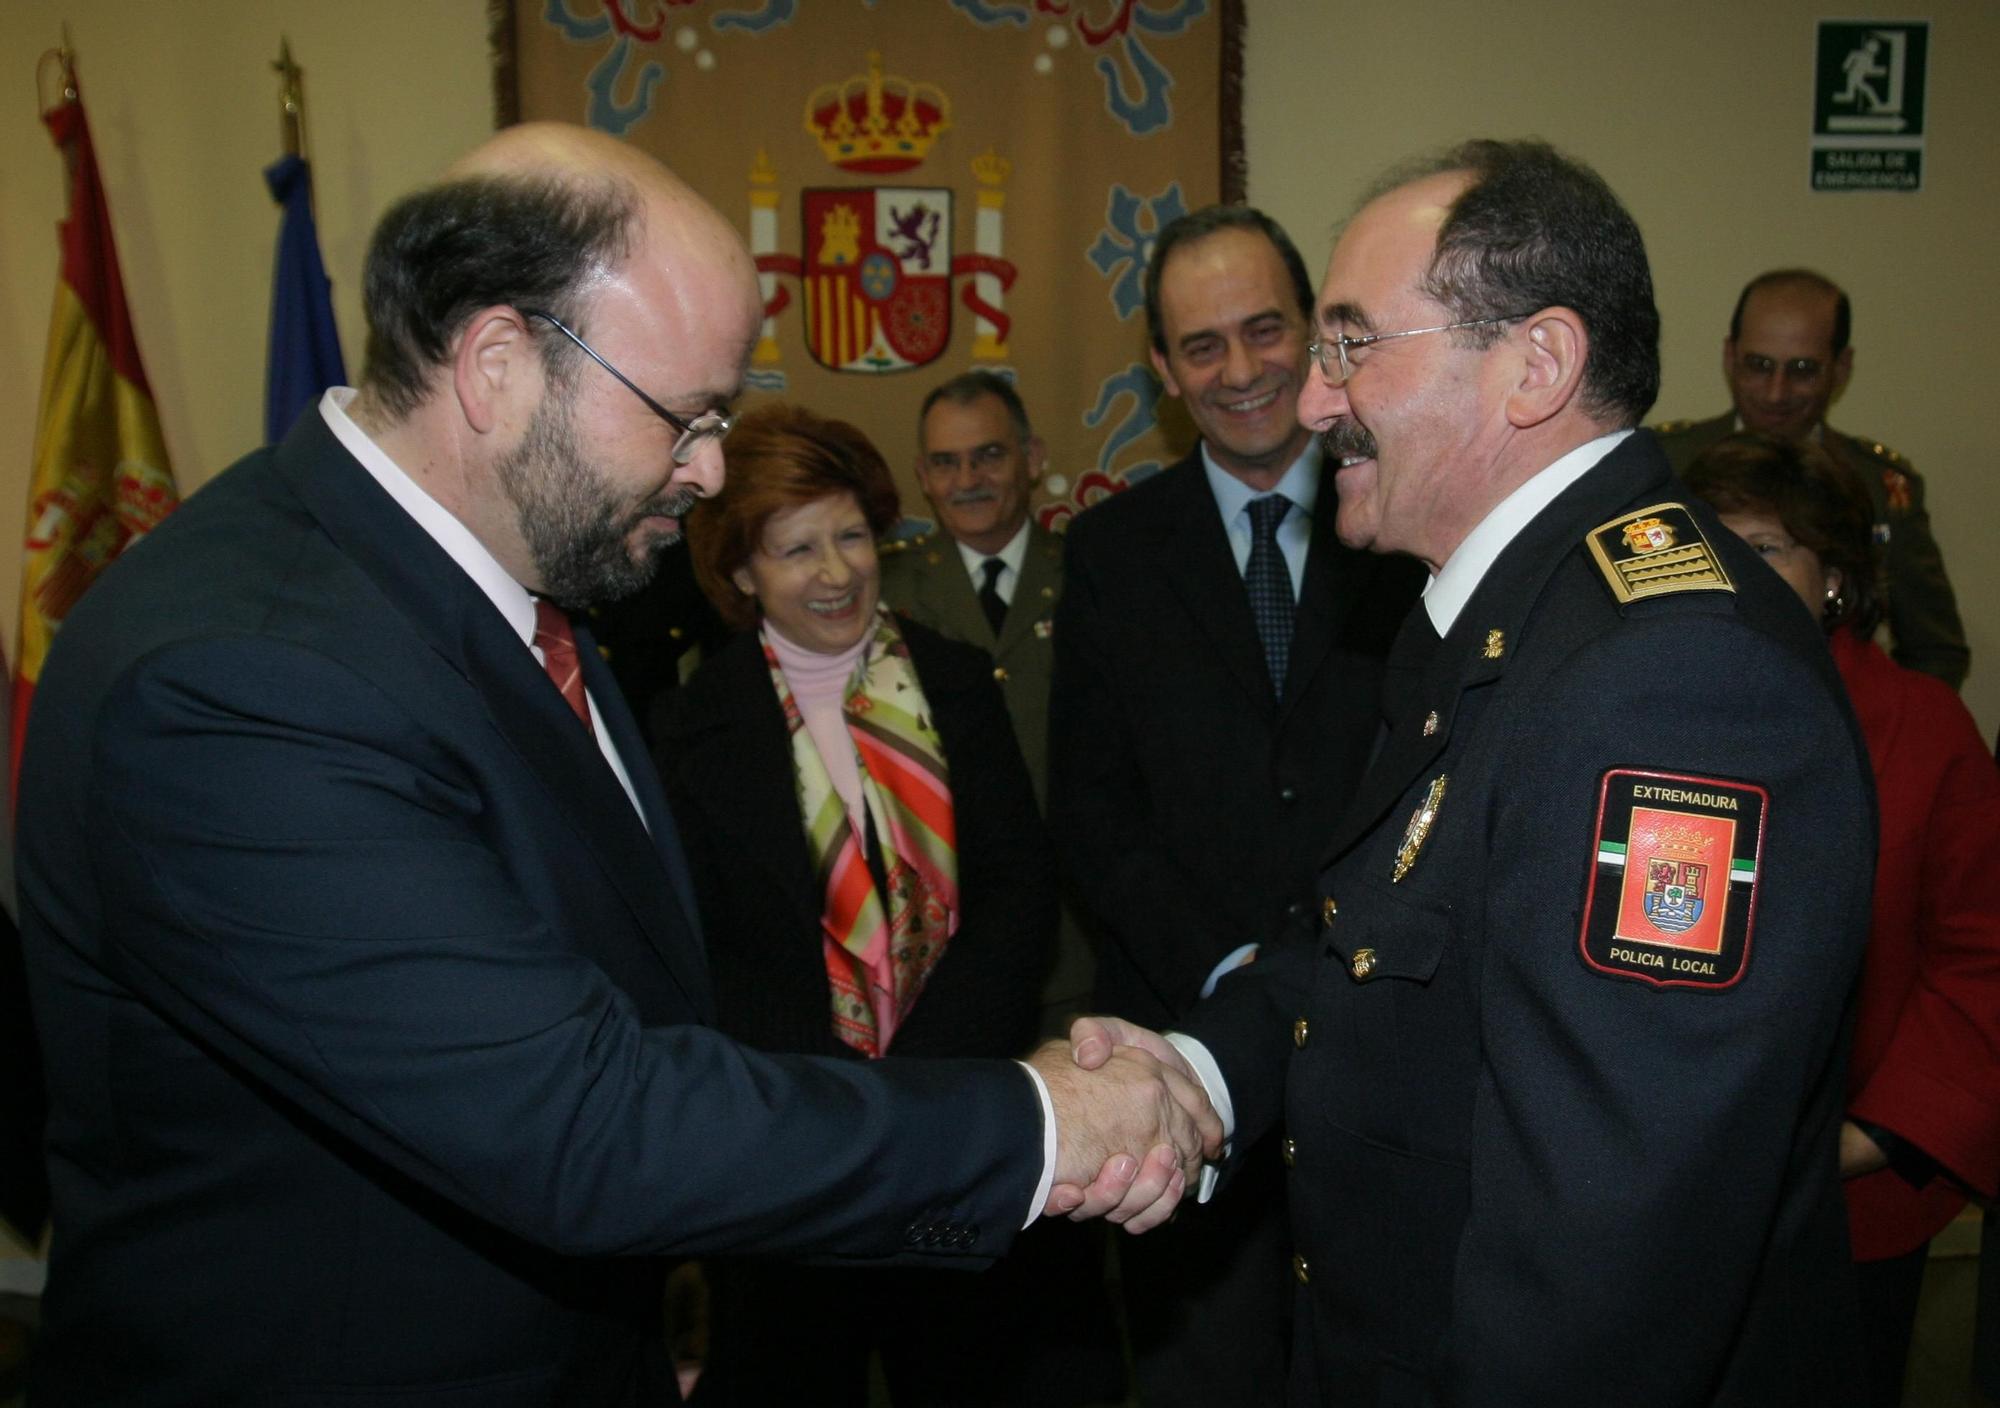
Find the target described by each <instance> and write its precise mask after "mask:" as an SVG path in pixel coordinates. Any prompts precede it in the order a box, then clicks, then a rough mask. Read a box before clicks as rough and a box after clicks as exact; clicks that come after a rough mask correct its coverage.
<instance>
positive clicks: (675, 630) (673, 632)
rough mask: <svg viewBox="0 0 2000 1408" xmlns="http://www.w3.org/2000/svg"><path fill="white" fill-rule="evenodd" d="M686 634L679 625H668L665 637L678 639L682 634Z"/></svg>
mask: <svg viewBox="0 0 2000 1408" xmlns="http://www.w3.org/2000/svg"><path fill="white" fill-rule="evenodd" d="M686 634H687V632H686V631H684V630H682V629H681V628H680V627H679V626H669V627H667V639H668V640H679V639H680V638H681V637H682V636H684V635H686Z"/></svg>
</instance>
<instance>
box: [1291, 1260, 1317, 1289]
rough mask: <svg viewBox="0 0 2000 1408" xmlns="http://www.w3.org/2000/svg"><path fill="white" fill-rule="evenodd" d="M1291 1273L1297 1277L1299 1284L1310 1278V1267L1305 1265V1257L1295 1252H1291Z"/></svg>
mask: <svg viewBox="0 0 2000 1408" xmlns="http://www.w3.org/2000/svg"><path fill="white" fill-rule="evenodd" d="M1292 1275H1293V1276H1295V1277H1296V1278H1298V1283H1299V1284H1300V1285H1301V1286H1303V1285H1305V1284H1306V1283H1307V1282H1308V1281H1310V1280H1312V1268H1311V1267H1310V1266H1308V1265H1306V1259H1305V1258H1304V1257H1302V1256H1300V1255H1299V1254H1298V1253H1297V1252H1293V1253H1292Z"/></svg>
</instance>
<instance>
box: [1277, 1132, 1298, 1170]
mask: <svg viewBox="0 0 2000 1408" xmlns="http://www.w3.org/2000/svg"><path fill="white" fill-rule="evenodd" d="M1278 1155H1279V1157H1280V1158H1282V1159H1284V1161H1285V1167H1286V1168H1297V1167H1298V1166H1299V1141H1298V1140H1296V1139H1290V1138H1288V1139H1286V1140H1285V1142H1284V1143H1283V1144H1281V1145H1279V1146H1278Z"/></svg>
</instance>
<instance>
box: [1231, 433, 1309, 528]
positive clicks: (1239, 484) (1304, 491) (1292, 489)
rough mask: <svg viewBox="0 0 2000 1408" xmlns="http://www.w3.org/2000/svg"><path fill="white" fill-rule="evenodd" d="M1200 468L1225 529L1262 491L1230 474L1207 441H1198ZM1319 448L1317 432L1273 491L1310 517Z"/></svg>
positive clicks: (1259, 496) (1260, 495) (1307, 441)
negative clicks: (1212, 451) (1205, 477)
mask: <svg viewBox="0 0 2000 1408" xmlns="http://www.w3.org/2000/svg"><path fill="white" fill-rule="evenodd" d="M1201 468H1202V472H1203V473H1204V474H1206V475H1207V476H1208V491H1209V492H1210V493H1211V494H1213V495H1215V506H1216V508H1217V509H1218V510H1220V511H1221V513H1222V525H1223V527H1224V528H1227V527H1228V526H1229V525H1230V524H1231V523H1233V522H1234V521H1235V519H1236V515H1237V514H1239V513H1241V512H1243V510H1244V509H1245V508H1246V507H1248V506H1249V503H1250V500H1252V499H1256V498H1262V497H1263V494H1264V491H1263V490H1261V489H1253V488H1251V487H1250V486H1249V485H1248V484H1245V483H1244V482H1243V481H1242V480H1241V479H1238V478H1237V477H1236V476H1235V475H1233V474H1231V473H1230V472H1229V471H1228V470H1226V469H1224V468H1223V467H1222V466H1221V465H1219V464H1217V463H1216V462H1215V456H1214V455H1212V454H1210V453H1209V452H1208V441H1206V440H1204V441H1202V442H1201ZM1319 481H1320V448H1319V437H1318V436H1317V435H1313V436H1308V437H1307V439H1306V447H1305V448H1304V449H1303V450H1301V451H1299V457H1298V458H1297V459H1295V460H1293V461H1292V463H1291V467H1290V468H1288V469H1287V470H1286V471H1285V474H1284V477H1283V478H1282V479H1280V480H1279V481H1278V482H1277V485H1276V486H1275V488H1274V489H1273V490H1272V492H1274V493H1279V494H1283V495H1284V496H1285V497H1286V498H1288V499H1290V500H1291V501H1292V502H1293V503H1294V504H1296V505H1298V507H1299V508H1300V509H1301V510H1303V511H1304V513H1305V515H1306V517H1308V518H1310V517H1312V512H1313V505H1314V504H1316V503H1318V502H1319Z"/></svg>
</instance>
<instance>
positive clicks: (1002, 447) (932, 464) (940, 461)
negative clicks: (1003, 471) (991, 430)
mask: <svg viewBox="0 0 2000 1408" xmlns="http://www.w3.org/2000/svg"><path fill="white" fill-rule="evenodd" d="M1013 453H1014V447H1013V446H1012V445H1008V444H1005V443H1003V442H1002V441H999V440H989V441H987V442H986V443H985V444H984V445H978V446H975V447H974V448H972V449H970V450H932V451H931V452H930V453H929V454H927V455H925V456H924V463H925V465H926V466H928V467H929V469H930V471H931V473H933V474H945V473H949V472H950V471H952V470H956V469H958V468H959V467H960V466H965V467H967V468H971V469H977V470H988V469H994V468H997V467H998V466H1000V465H1001V464H1004V463H1005V462H1006V461H1007V459H1008V457H1009V456H1011V455H1012V454H1013Z"/></svg>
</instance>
